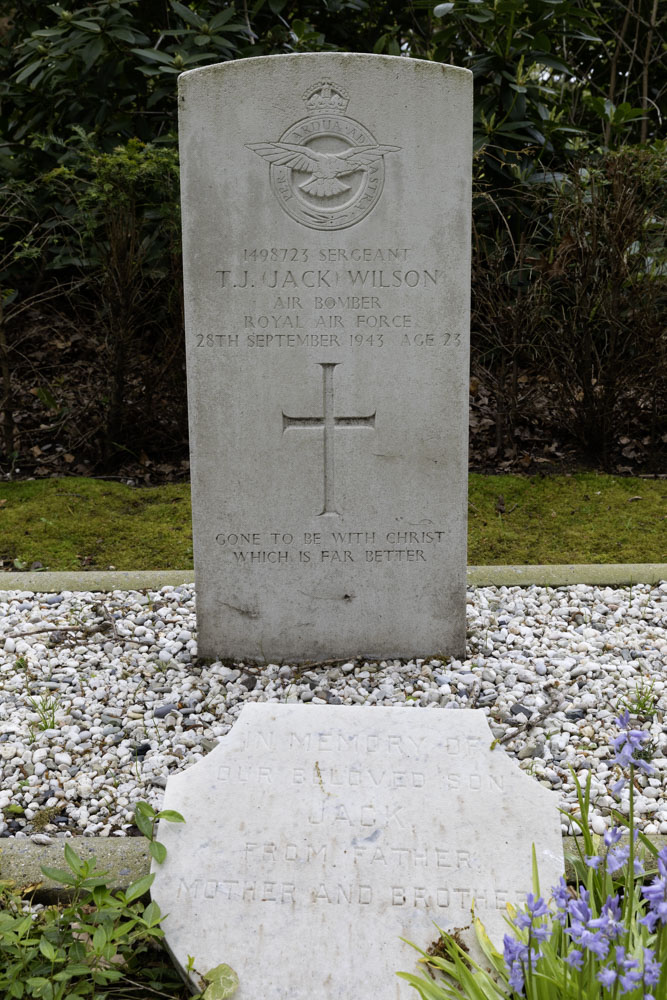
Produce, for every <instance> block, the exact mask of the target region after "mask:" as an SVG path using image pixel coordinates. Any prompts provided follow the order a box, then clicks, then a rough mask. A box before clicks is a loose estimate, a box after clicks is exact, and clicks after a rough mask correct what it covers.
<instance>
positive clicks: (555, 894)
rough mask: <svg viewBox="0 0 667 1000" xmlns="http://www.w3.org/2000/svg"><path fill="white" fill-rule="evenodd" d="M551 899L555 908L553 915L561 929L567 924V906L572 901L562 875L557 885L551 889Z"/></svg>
mask: <svg viewBox="0 0 667 1000" xmlns="http://www.w3.org/2000/svg"><path fill="white" fill-rule="evenodd" d="M551 898H552V899H553V901H554V903H555V904H556V908H557V912H556V913H555V917H556V920H557V921H558V923H559V924H560V925H561V927H565V924H566V923H567V904H568V903H569V902H570V900H571V899H572V896H571V895H570V890H569V889H568V887H567V882H566V881H565V879H564V878H563V876H562V875H561V877H560V881H559V883H558V885H554V886H552V887H551Z"/></svg>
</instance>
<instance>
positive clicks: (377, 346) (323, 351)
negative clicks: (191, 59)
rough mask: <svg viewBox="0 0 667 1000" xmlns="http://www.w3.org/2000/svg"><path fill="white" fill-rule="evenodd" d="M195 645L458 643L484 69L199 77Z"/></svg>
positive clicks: (182, 96) (234, 71)
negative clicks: (475, 178) (477, 90)
mask: <svg viewBox="0 0 667 1000" xmlns="http://www.w3.org/2000/svg"><path fill="white" fill-rule="evenodd" d="M179 108H180V125H179V129H180V148H181V165H182V207H183V252H184V279H185V310H186V338H187V365H188V393H189V407H190V435H191V455H192V498H193V526H194V561H195V571H196V587H197V612H198V628H199V637H198V640H199V651H200V653H202V654H203V655H205V656H215V655H223V656H234V657H248V658H253V659H258V660H262V659H269V658H273V659H278V658H297V659H312V658H317V657H324V656H334V655H336V656H338V655H341V656H348V655H356V654H359V653H365V654H373V655H376V654H380V655H406V656H407V655H409V656H414V655H420V654H424V655H426V654H427V653H432V652H434V651H439V652H447V653H450V654H452V655H461V654H462V652H463V648H464V636H465V614H464V611H465V605H464V601H465V570H466V512H467V420H468V344H469V332H468V327H469V287H470V285H469V257H470V175H471V142H472V139H471V129H472V77H471V74H470V73H469V72H468V71H467V70H463V69H458V68H454V67H450V66H443V65H440V64H437V65H436V64H432V63H428V62H425V61H420V60H412V59H404V58H398V57H390V56H372V55H357V54H339V53H337V54H328V53H326V54H321V53H316V54H307V55H296V56H271V57H265V58H260V59H243V60H238V61H234V62H228V63H224V64H222V65H215V66H208V67H205V68H203V69H197V70H193V71H190V72H187V73H184V74H183V75H182V76H181V77H180V78H179Z"/></svg>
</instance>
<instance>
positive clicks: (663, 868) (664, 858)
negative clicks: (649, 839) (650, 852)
mask: <svg viewBox="0 0 667 1000" xmlns="http://www.w3.org/2000/svg"><path fill="white" fill-rule="evenodd" d="M658 871H659V872H660V874H661V875H662V876H663V878H667V844H666V845H665V846H664V847H663V848H662V850H661V851H658Z"/></svg>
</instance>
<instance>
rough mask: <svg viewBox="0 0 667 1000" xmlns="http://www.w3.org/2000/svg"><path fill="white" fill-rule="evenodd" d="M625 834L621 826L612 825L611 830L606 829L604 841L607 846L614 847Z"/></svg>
mask: <svg viewBox="0 0 667 1000" xmlns="http://www.w3.org/2000/svg"><path fill="white" fill-rule="evenodd" d="M622 836H623V830H622V829H621V827H620V826H612V828H611V830H605V835H604V843H605V847H613V846H614V844H618V842H619V840H620V839H621V837H622Z"/></svg>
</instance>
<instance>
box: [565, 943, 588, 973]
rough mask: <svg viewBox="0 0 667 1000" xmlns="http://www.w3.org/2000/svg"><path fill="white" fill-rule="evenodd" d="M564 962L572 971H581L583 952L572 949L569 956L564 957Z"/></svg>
mask: <svg viewBox="0 0 667 1000" xmlns="http://www.w3.org/2000/svg"><path fill="white" fill-rule="evenodd" d="M565 961H566V962H567V964H568V965H571V966H572V967H573V968H574V969H581V967H582V965H583V964H584V953H583V951H578V950H577V949H576V948H573V949H572V951H571V952H570V953H569V955H566V956H565Z"/></svg>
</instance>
